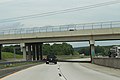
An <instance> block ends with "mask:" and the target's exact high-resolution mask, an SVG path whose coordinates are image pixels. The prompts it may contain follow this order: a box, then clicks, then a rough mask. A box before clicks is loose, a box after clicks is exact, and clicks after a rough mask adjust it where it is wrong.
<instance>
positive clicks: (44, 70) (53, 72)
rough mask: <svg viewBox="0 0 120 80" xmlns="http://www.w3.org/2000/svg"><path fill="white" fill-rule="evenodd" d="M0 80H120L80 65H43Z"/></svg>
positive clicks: (62, 63) (63, 63)
mask: <svg viewBox="0 0 120 80" xmlns="http://www.w3.org/2000/svg"><path fill="white" fill-rule="evenodd" d="M0 80H120V78H119V77H115V76H111V75H108V74H105V73H101V72H97V71H94V70H91V69H89V68H86V67H83V66H82V65H80V63H65V62H61V63H58V64H57V65H54V64H50V65H49V64H48V65H46V64H41V65H37V66H34V67H31V68H28V69H25V70H22V71H19V72H17V73H15V74H12V75H9V76H7V77H4V78H2V79H0Z"/></svg>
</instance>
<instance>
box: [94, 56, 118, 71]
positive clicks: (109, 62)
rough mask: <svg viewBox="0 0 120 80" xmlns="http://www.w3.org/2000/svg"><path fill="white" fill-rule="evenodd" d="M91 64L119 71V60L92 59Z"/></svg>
mask: <svg viewBox="0 0 120 80" xmlns="http://www.w3.org/2000/svg"><path fill="white" fill-rule="evenodd" d="M93 63H94V64H97V65H101V66H106V67H111V68H119V69H120V58H94V59H93Z"/></svg>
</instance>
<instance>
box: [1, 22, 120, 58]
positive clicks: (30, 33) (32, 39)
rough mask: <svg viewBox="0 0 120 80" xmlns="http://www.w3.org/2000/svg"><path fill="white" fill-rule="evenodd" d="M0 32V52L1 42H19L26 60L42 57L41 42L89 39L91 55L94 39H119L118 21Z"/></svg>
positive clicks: (93, 52)
mask: <svg viewBox="0 0 120 80" xmlns="http://www.w3.org/2000/svg"><path fill="white" fill-rule="evenodd" d="M0 33H1V34H0V54H1V46H2V44H14V43H20V44H21V48H22V51H23V56H24V59H26V52H27V53H28V56H29V57H28V60H36V59H37V60H39V55H40V56H41V59H42V44H43V43H46V42H66V41H67V42H68V41H89V44H90V50H91V51H90V53H91V55H92V56H93V55H94V54H95V50H94V44H95V41H97V40H119V39H120V21H111V22H98V23H85V24H70V25H59V26H46V27H35V28H21V29H11V30H3V31H1V32H0ZM32 53H33V59H32V57H31V54H32ZM92 56H91V59H92ZM36 57H37V58H36ZM0 59H1V56H0Z"/></svg>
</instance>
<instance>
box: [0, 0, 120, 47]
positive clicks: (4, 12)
mask: <svg viewBox="0 0 120 80" xmlns="http://www.w3.org/2000/svg"><path fill="white" fill-rule="evenodd" d="M107 1H113V0H0V20H2V19H7V18H13V17H19V16H26V15H32V14H39V13H43V12H49V11H56V10H63V9H68V8H74V7H80V6H81V7H82V6H86V5H91V4H96V3H103V2H107ZM119 20H120V4H113V5H109V6H104V7H99V8H94V9H88V10H82V11H76V12H70V13H65V14H57V15H52V16H46V17H38V18H34V19H33V18H32V19H26V20H22V21H16V22H9V23H0V25H3V24H5V25H8V26H7V27H10V28H12V27H16V26H12V27H11V24H16V23H21V24H25V26H24V27H34V26H35V27H36V26H47V25H60V24H75V23H77V24H79V23H88V22H101V21H102V22H103V21H119ZM9 25H10V26H9ZM110 43H111V44H113V43H112V42H110ZM81 44H83V43H81ZM100 44H101V43H100ZM115 44H118V41H116V43H115ZM74 45H75V46H77V43H76V44H75V43H74Z"/></svg>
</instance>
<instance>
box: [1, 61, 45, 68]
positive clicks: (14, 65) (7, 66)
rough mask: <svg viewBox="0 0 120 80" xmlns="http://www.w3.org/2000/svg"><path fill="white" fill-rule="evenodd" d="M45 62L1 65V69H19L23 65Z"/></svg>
mask: <svg viewBox="0 0 120 80" xmlns="http://www.w3.org/2000/svg"><path fill="white" fill-rule="evenodd" d="M42 63H43V62H24V63H14V64H11V63H7V64H0V69H6V68H11V67H18V66H23V65H30V64H36V65H37V64H42Z"/></svg>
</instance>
